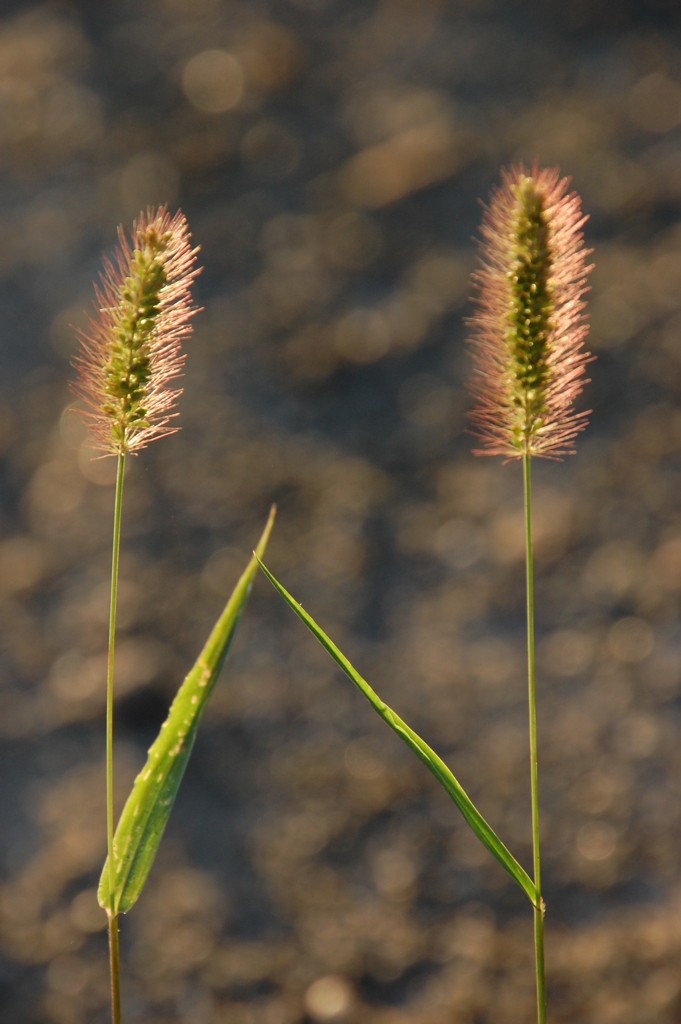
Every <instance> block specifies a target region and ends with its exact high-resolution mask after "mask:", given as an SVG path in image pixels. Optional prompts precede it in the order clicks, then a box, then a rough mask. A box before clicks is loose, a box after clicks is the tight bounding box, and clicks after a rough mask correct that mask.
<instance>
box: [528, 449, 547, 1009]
mask: <svg viewBox="0 0 681 1024" xmlns="http://www.w3.org/2000/svg"><path fill="white" fill-rule="evenodd" d="M523 490H524V495H525V571H526V593H527V694H528V702H529V716H530V785H531V794H532V854H533V862H534V884H535V888H536V890H537V906H536V907H535V908H534V957H535V967H536V973H537V1021H538V1024H546V980H545V977H544V902H543V900H542V898H541V865H540V857H539V798H538V783H537V708H536V700H535V675H534V568H533V561H532V502H531V495H530V491H531V480H530V455H529V453H528V452H524V453H523Z"/></svg>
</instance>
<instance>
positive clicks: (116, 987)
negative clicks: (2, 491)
mask: <svg viewBox="0 0 681 1024" xmlns="http://www.w3.org/2000/svg"><path fill="white" fill-rule="evenodd" d="M124 469H125V455H124V454H123V453H120V454H119V455H118V467H117V470H116V497H115V500H114V527H113V548H112V554H111V605H110V608H109V659H108V663H107V673H106V846H107V854H108V859H109V892H110V893H112V894H113V893H114V891H115V885H114V882H115V865H114V813H113V683H114V642H115V638H116V596H117V593H118V553H119V550H120V544H121V507H122V504H123V471H124ZM107 913H108V914H109V950H110V953H111V1013H112V1018H113V1024H120V1022H121V980H120V975H121V970H120V955H119V951H118V916H117V914H116V913H115V911H114V904H113V895H112V900H111V907H110V908H108V910H107Z"/></svg>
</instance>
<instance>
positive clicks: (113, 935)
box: [109, 914, 121, 1024]
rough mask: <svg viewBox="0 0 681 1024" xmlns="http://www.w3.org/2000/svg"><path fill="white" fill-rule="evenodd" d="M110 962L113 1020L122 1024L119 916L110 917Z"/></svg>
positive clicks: (115, 1023) (117, 1023)
mask: <svg viewBox="0 0 681 1024" xmlns="http://www.w3.org/2000/svg"><path fill="white" fill-rule="evenodd" d="M109 961H110V964H111V1018H112V1020H113V1024H121V958H120V955H119V952H118V914H116V916H115V917H113V916H111V917H109Z"/></svg>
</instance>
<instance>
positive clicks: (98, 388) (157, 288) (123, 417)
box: [73, 207, 199, 455]
mask: <svg viewBox="0 0 681 1024" xmlns="http://www.w3.org/2000/svg"><path fill="white" fill-rule="evenodd" d="M118 238H119V247H118V248H117V249H116V252H115V254H114V258H113V260H112V261H111V260H108V259H106V258H105V260H104V270H103V272H102V274H101V278H100V283H99V285H98V286H97V285H96V286H95V298H96V304H95V305H96V309H97V315H96V316H95V317H93V318H92V319H91V320H90V322H89V324H88V327H87V329H86V330H85V331H82V332H80V333H79V340H80V351H79V353H78V355H77V356H76V358H75V359H74V366H75V368H76V370H77V371H78V379H77V381H76V382H75V384H74V385H73V390H74V391H75V393H76V394H77V395H78V397H79V398H80V399H82V401H83V403H84V406H85V408H84V410H83V416H84V417H85V419H86V421H87V423H88V427H89V430H90V438H91V444H92V447H93V448H96V449H98V450H99V451H102V452H104V454H106V455H124V454H125V453H126V452H136V451H139V450H140V449H141V448H144V447H145V446H146V445H147V444H148V443H149V442H150V441H154V440H156V439H157V438H159V437H165V436H166V435H167V434H172V433H174V432H175V431H176V430H177V429H178V428H177V427H174V426H172V424H171V421H172V420H173V419H174V417H175V416H176V415H177V413H173V412H172V408H173V406H174V404H175V401H176V399H177V398H178V396H179V395H180V394H181V389H174V388H173V387H172V386H171V385H172V382H173V381H175V380H176V379H177V378H178V377H179V376H181V374H182V370H183V367H184V360H185V356H184V354H183V352H182V342H183V341H185V340H186V339H187V338H188V337H189V335H190V334H191V331H192V325H191V317H192V316H193V315H194V313H195V312H196V309H195V308H194V307H193V306H192V300H191V291H190V289H191V284H192V282H193V280H194V278H195V277H196V275H197V274H198V273H199V269H198V268H197V267H196V266H195V263H196V254H197V252H198V249H192V248H191V246H190V243H189V239H190V234H189V231H188V229H187V221H186V220H185V217H184V214H182V213H181V212H179V211H178V213H176V214H175V216H174V217H171V216H170V214H169V213H168V211H167V209H166V208H165V207H162V208H161V209H160V210H158V211H154V210H153V209H148V210H147V212H146V214H141V215H140V216H139V217H138V218H137V220H136V221H135V223H134V225H133V229H132V234H131V237H130V239H129V240H128V239H127V238H126V236H125V233H124V231H123V229H122V228H119V229H118Z"/></svg>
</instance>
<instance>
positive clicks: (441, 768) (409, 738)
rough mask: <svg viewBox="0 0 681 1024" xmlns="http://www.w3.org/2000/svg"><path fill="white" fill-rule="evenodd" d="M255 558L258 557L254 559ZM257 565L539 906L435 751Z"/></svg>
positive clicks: (514, 862)
mask: <svg viewBox="0 0 681 1024" xmlns="http://www.w3.org/2000/svg"><path fill="white" fill-rule="evenodd" d="M256 557H258V556H257V555H256ZM258 562H259V563H260V568H261V569H262V571H263V572H264V573H265V575H266V576H267V578H268V579H269V581H270V583H272V585H273V586H274V587H275V588H276V590H278V591H279V593H280V594H281V596H282V597H283V598H284V600H285V601H286V602H287V604H289V605H290V606H291V608H292V609H293V611H294V612H295V613H296V615H297V616H298V617H299V618H300V619H302V620H303V622H304V623H305V625H306V626H307V628H308V629H309V630H310V632H311V633H313V634H314V636H316V637H317V640H319V642H320V644H321V645H322V647H324V648H326V650H327V651H328V652H329V654H330V655H331V657H332V658H333V660H334V661H335V662H336V663H337V664H338V665H340V667H341V668H342V669H343V671H344V672H345V674H346V675H347V676H349V678H350V679H351V680H352V681H353V683H354V684H355V686H357V687H358V689H360V690H361V691H362V693H363V694H364V696H365V697H366V698H367V700H368V701H369V703H370V704H371V706H372V707H373V708H374V709H375V710H376V711H377V712H378V713H379V715H380V716H381V718H382V719H383V720H384V721H385V722H387V723H388V725H389V726H390V728H391V729H393V730H394V731H395V732H396V733H397V735H398V736H399V737H400V739H402V740H404V742H405V743H406V744H407V746H408V747H411V749H412V750H413V751H414V753H415V754H416V755H417V757H420V758H421V760H422V761H423V763H424V764H425V765H426V767H427V768H430V770H431V772H432V773H433V775H434V776H435V778H436V779H437V780H438V782H440V783H441V785H442V786H443V787H444V788H445V789H446V791H447V792H448V793H449V795H450V797H451V798H452V800H453V801H454V803H455V804H456V806H457V807H458V808H459V810H460V811H461V813H462V814H463V816H464V818H465V819H466V821H467V822H468V824H469V825H470V827H471V828H472V830H473V832H474V833H475V834H476V836H477V837H478V839H479V840H480V842H481V843H482V844H483V845H484V846H486V847H487V849H488V850H489V852H490V853H491V854H492V855H493V856H494V857H496V859H497V860H498V861H499V863H500V864H501V866H502V867H503V868H505V870H506V871H508V873H509V875H510V876H511V878H512V879H513V880H514V882H517V883H518V885H519V886H520V888H521V889H522V890H523V892H524V893H525V894H526V895H527V896H528V897H529V899H530V902H531V903H532V905H533V906H534V907H536V906H537V905H538V901H537V890H536V889H535V886H534V882H533V881H532V879H531V878H530V876H529V875H528V874H527V872H526V871H525V870H524V868H522V867H521V865H520V864H519V863H518V861H517V860H516V859H515V857H514V856H513V854H512V853H510V852H509V850H508V849H507V848H506V847H505V846H504V844H503V843H502V841H501V839H499V837H498V836H497V835H496V833H495V832H494V831H493V829H492V828H491V827H490V826H489V825H488V824H487V822H486V821H485V819H484V818H483V816H482V815H481V814H480V812H479V811H478V810H477V808H476V807H475V806H474V804H473V803H472V802H471V800H470V798H469V797H468V796H467V795H466V793H465V792H464V790H463V788H462V787H461V786H460V785H459V783H458V782H457V780H456V779H455V778H454V776H453V775H452V773H451V772H450V770H449V768H448V767H447V765H446V764H445V763H444V761H442V760H441V759H440V758H439V757H438V756H437V754H436V753H435V751H433V750H431V748H430V747H429V746H428V744H427V743H425V742H424V741H423V740H422V739H421V737H420V736H417V734H416V733H415V732H414V731H413V729H410V728H409V726H408V725H407V724H406V723H405V722H403V721H402V719H401V718H400V717H399V715H396V714H395V712H394V711H393V710H392V709H391V708H389V707H388V705H387V704H384V703H383V701H382V700H381V698H380V697H379V696H378V695H377V694H376V693H374V691H373V690H372V689H371V687H370V686H369V684H368V683H367V682H366V680H364V679H362V677H361V676H360V674H359V673H358V672H356V671H355V669H354V668H353V667H352V665H351V664H350V662H349V661H348V659H347V658H346V657H345V656H344V655H343V654H341V652H340V651H339V650H338V648H337V647H336V645H335V644H334V643H332V641H331V640H330V639H329V638H328V636H327V635H326V633H324V631H323V630H321V629H320V628H319V626H318V625H317V623H316V622H315V621H314V619H312V618H311V617H310V616H309V615H308V614H307V612H306V611H305V610H304V608H302V607H301V606H300V605H299V604H298V602H297V601H296V600H295V599H294V598H293V597H291V595H290V594H289V592H288V591H287V590H285V589H284V587H282V585H281V583H279V582H278V581H277V580H276V579H275V578H274V576H273V575H272V573H271V572H270V571H269V569H267V568H266V566H264V565H263V563H262V562H261V561H260V558H259V557H258Z"/></svg>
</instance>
